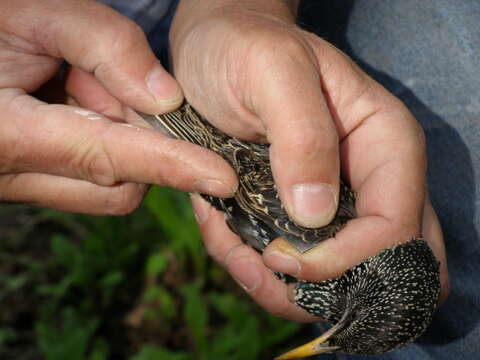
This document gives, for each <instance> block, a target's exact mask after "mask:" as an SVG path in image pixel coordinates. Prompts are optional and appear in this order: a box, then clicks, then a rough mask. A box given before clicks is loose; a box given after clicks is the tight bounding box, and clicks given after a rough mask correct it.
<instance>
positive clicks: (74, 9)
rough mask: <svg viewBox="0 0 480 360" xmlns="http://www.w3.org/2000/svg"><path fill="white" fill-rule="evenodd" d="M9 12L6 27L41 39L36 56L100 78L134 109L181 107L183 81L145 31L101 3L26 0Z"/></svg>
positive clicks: (11, 4)
mask: <svg viewBox="0 0 480 360" xmlns="http://www.w3.org/2000/svg"><path fill="white" fill-rule="evenodd" d="M3 7H4V9H3V10H4V11H2V14H1V15H0V20H5V21H2V23H5V24H6V26H7V27H9V28H10V29H9V30H10V31H12V32H13V33H16V34H18V33H19V35H20V36H21V37H22V38H25V39H35V42H32V44H30V46H31V48H30V49H29V50H30V51H31V52H33V53H40V54H42V55H49V56H52V57H56V58H59V59H65V60H67V61H68V62H69V63H70V64H72V65H74V66H77V67H79V68H81V69H83V70H84V71H86V72H89V73H92V74H94V75H95V77H97V78H98V79H99V81H100V82H101V83H102V85H103V86H104V87H105V89H107V91H108V92H109V93H111V94H112V95H113V96H114V97H116V98H118V99H119V100H120V101H121V102H123V103H126V104H128V105H129V106H131V107H132V108H135V109H138V110H140V111H143V112H146V113H163V112H166V111H170V110H173V109H175V108H176V107H178V106H179V105H180V104H181V102H182V100H183V95H182V92H181V90H180V88H179V86H178V84H177V82H176V81H175V80H174V78H173V77H172V76H171V75H169V74H168V72H166V71H165V70H164V69H163V68H162V67H161V65H160V64H159V62H158V60H157V59H156V57H155V55H154V54H153V52H152V50H151V49H150V47H149V45H148V42H147V40H146V37H145V35H144V33H143V31H142V30H141V29H140V27H138V26H137V25H136V24H135V23H133V22H132V21H130V20H129V19H127V18H126V17H124V16H122V15H120V14H119V13H117V12H116V11H114V10H113V9H111V8H109V7H108V6H105V5H103V4H101V3H98V2H96V1H74V0H69V1H61V2H57V1H46V0H43V1H35V2H31V1H28V0H20V1H15V2H13V1H10V2H6V3H5V4H3ZM59 14H61V16H59ZM4 16H7V17H8V19H6V18H5V19H3V17H4ZM6 20H8V21H6ZM79 34H81V36H79ZM19 82H20V84H17V86H18V87H21V88H23V89H26V87H28V86H30V82H31V80H30V79H28V78H25V79H23V82H24V83H23V84H21V82H22V80H21V79H20V80H19ZM10 86H12V87H13V86H14V85H10ZM17 86H16V87H17Z"/></svg>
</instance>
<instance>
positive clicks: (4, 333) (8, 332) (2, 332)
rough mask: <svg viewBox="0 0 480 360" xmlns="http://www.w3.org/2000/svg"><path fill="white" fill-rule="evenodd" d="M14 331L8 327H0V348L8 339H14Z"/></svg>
mask: <svg viewBox="0 0 480 360" xmlns="http://www.w3.org/2000/svg"><path fill="white" fill-rule="evenodd" d="M15 336H16V333H15V330H14V329H12V328H9V327H2V328H0V349H1V348H2V347H3V345H4V344H6V343H7V342H9V341H12V340H14V339H15Z"/></svg>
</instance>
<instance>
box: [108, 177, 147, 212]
mask: <svg viewBox="0 0 480 360" xmlns="http://www.w3.org/2000/svg"><path fill="white" fill-rule="evenodd" d="M146 189H147V186H146V185H141V184H121V185H118V186H117V187H116V188H115V191H114V193H113V194H111V196H108V197H107V200H106V201H107V202H106V212H107V214H108V215H115V216H122V215H127V214H130V213H132V212H133V211H135V210H136V209H137V208H138V207H139V206H140V204H141V202H142V200H143V198H144V196H145V192H146Z"/></svg>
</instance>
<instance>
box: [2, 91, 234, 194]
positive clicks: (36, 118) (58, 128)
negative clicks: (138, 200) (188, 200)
mask: <svg viewBox="0 0 480 360" xmlns="http://www.w3.org/2000/svg"><path fill="white" fill-rule="evenodd" d="M0 109H1V111H2V113H3V114H4V115H5V118H6V119H7V120H9V121H4V122H3V123H2V124H1V126H2V132H1V135H0V136H1V137H2V141H0V144H2V146H5V149H4V150H2V153H4V154H8V157H7V158H6V159H3V163H1V164H0V171H1V172H3V173H9V172H16V173H21V172H41V173H43V172H44V173H49V174H52V175H61V176H67V177H71V178H75V179H83V180H88V181H91V182H93V183H96V184H98V185H104V186H109V185H113V184H115V183H117V182H119V181H126V182H137V183H148V184H158V185H167V186H171V187H175V188H177V189H180V190H183V191H196V192H202V193H209V194H212V195H215V196H219V197H229V196H232V194H233V193H234V191H235V189H236V187H237V178H236V175H235V173H234V171H233V170H232V168H231V167H230V166H229V165H228V164H227V163H226V162H225V161H224V160H223V159H221V158H220V157H219V156H218V155H216V154H214V153H213V152H211V151H208V150H207V149H204V148H201V147H199V146H197V145H193V144H190V143H187V142H184V141H179V140H174V139H170V138H168V137H166V136H164V135H162V134H160V133H158V132H156V131H153V130H149V129H144V128H139V127H134V126H131V125H128V126H124V124H118V123H114V122H111V121H110V120H109V119H107V118H105V117H103V116H102V115H100V114H98V113H95V112H92V111H89V110H85V109H82V108H74V107H71V106H65V105H48V104H44V103H42V102H40V101H38V100H35V99H33V98H31V97H30V96H28V95H26V94H24V93H23V92H21V91H16V90H8V89H4V90H0ZM12 142H13V143H12ZM32 149H35V150H34V151H33V150H32ZM0 150H1V149H0ZM40 155H41V156H40ZM205 164H208V166H206V165H205Z"/></svg>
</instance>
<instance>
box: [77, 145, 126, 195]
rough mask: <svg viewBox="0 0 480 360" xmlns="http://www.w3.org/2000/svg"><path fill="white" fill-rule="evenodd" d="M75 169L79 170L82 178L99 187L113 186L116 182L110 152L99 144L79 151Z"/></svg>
mask: <svg viewBox="0 0 480 360" xmlns="http://www.w3.org/2000/svg"><path fill="white" fill-rule="evenodd" d="M78 154H79V155H77V159H76V160H74V161H73V167H74V168H76V169H79V170H78V171H80V172H81V174H80V176H81V177H82V178H84V179H87V180H89V181H91V182H93V183H95V184H97V185H102V186H111V185H114V184H115V182H116V181H117V180H116V176H115V170H114V165H113V161H112V159H111V157H110V156H109V154H108V152H107V151H105V149H104V148H103V147H102V146H101V145H99V144H89V145H88V147H87V148H86V149H85V150H84V151H79V152H78Z"/></svg>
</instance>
